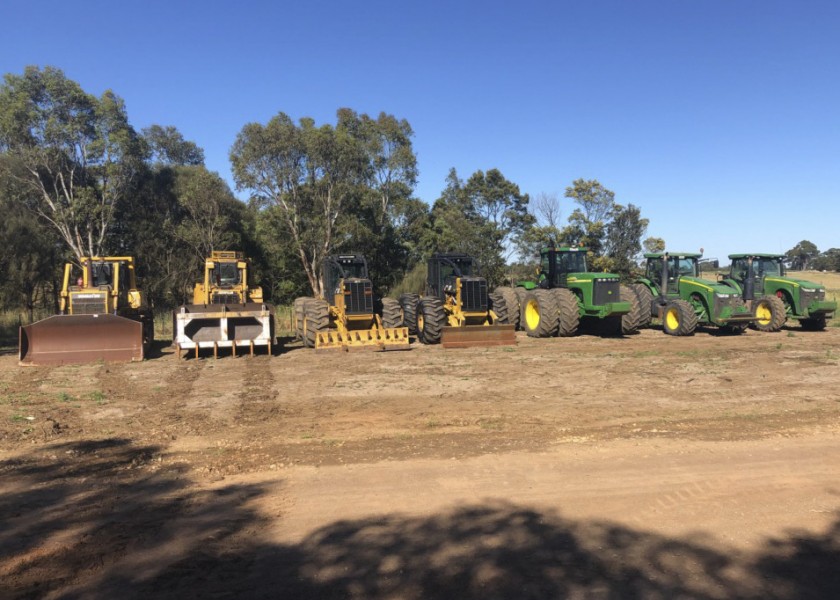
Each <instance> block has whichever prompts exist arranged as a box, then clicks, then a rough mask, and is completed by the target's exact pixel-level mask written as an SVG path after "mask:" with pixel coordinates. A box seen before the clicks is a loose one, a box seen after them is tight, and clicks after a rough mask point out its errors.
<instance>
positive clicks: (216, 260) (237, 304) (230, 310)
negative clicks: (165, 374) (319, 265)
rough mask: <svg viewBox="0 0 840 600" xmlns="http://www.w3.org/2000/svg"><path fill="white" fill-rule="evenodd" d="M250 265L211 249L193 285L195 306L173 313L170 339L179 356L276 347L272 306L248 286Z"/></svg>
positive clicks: (235, 254) (236, 256)
mask: <svg viewBox="0 0 840 600" xmlns="http://www.w3.org/2000/svg"><path fill="white" fill-rule="evenodd" d="M249 269H250V261H249V260H248V259H247V258H245V257H244V256H243V255H242V253H241V252H234V251H227V250H214V251H213V252H212V254H211V256H210V258H208V259H207V260H206V261H205V262H204V281H202V282H199V283H197V284H196V285H195V289H194V290H193V303H192V304H186V305H184V306H181V307H180V308H178V309H177V310H176V311H175V314H174V325H173V331H174V335H173V340H172V343H173V344H174V345H175V348H176V352H177V356H178V357H179V358H180V357H181V355H182V354H181V353H182V352H183V351H185V350H186V351H193V352H195V356H196V357H198V355H199V350H200V349H201V348H212V349H213V356H214V357H217V356H218V353H219V348H230V349H231V353H232V354H233V356H236V351H237V348H243V349H247V350H248V352H250V354H251V355H253V354H254V348H256V347H260V346H265V348H266V350H267V351H268V354H269V355H270V354H271V350H272V347H273V346H274V307H273V306H272V305H270V304H265V303H264V302H263V293H262V288H260V287H248V271H249Z"/></svg>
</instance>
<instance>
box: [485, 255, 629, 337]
mask: <svg viewBox="0 0 840 600" xmlns="http://www.w3.org/2000/svg"><path fill="white" fill-rule="evenodd" d="M586 252H587V249H586V248H583V247H566V246H563V247H555V246H550V247H546V248H543V249H542V251H541V252H540V267H539V269H538V271H537V280H536V281H520V282H518V283H517V284H516V287H514V288H509V287H507V288H506V287H500V288H497V289H496V290H494V292H493V294H492V298H493V306H494V307H495V308H494V310H496V313H497V314H498V315H499V316H500V319H501V320H502V321H503V322H506V323H510V324H513V325H519V326H520V327H521V328H522V329H524V330H525V332H526V333H527V334H528V335H529V336H531V337H551V336H560V337H568V336H572V335H575V334H576V333H577V331H578V327H579V326H580V324H581V321H582V320H584V321H586V320H589V321H591V322H593V323H597V324H599V325H601V326H602V329H605V330H606V331H607V332H609V333H615V334H632V333H636V331H637V330H638V328H639V325H640V321H641V320H642V308H641V305H640V304H639V301H638V298H637V296H636V294H634V293H633V291H632V290H631V289H630V288H629V287H627V286H625V285H621V282H620V278H619V276H618V275H615V274H613V273H590V272H589V271H588V269H587V265H586Z"/></svg>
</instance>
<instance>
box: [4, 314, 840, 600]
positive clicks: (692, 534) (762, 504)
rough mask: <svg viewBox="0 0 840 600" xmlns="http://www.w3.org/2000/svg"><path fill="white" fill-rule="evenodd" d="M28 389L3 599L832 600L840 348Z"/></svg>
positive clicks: (838, 526) (713, 345) (575, 357)
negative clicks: (678, 599)
mask: <svg viewBox="0 0 840 600" xmlns="http://www.w3.org/2000/svg"><path fill="white" fill-rule="evenodd" d="M518 335H519V337H518V342H519V344H518V345H517V346H516V347H515V348H492V349H469V350H457V351H451V350H450V351H444V350H442V349H441V348H436V347H422V346H418V345H414V346H412V350H410V351H408V352H390V353H354V354H344V353H319V354H315V353H313V352H311V351H308V350H305V349H302V348H299V347H297V346H296V345H295V344H293V343H289V344H287V346H286V348H285V349H284V351H283V352H282V354H280V355H279V356H275V357H272V358H268V357H255V358H236V359H232V358H225V359H219V360H216V361H214V360H212V359H209V360H182V361H177V360H176V359H175V358H174V357H173V356H172V354H171V353H170V351H169V350H168V349H166V348H160V349H159V351H160V356H158V357H156V358H154V359H152V360H148V361H145V362H143V363H135V364H125V365H104V364H94V365H85V366H77V367H59V368H51V369H47V368H20V367H18V366H17V363H16V357H15V356H13V355H11V354H7V355H5V356H0V399H1V400H2V401H0V418H1V419H2V420H0V453H1V454H0V457H1V458H2V462H0V525H1V526H0V597H2V598H17V597H33V598H35V597H37V598H41V597H43V598H76V597H78V598H112V597H117V596H118V597H121V598H146V597H166V598H184V597H202V598H206V597H211V598H215V597H257V598H275V597H276V598H430V597H435V598H437V597H440V598H476V599H478V598H482V599H484V598H559V597H571V598H613V597H621V598H623V597H640V598H642V597H643V598H649V597H653V598H674V597H690V598H732V597H741V598H745V597H748V598H802V597H819V598H822V597H825V598H836V597H840V569H838V567H837V565H838V564H840V452H838V450H840V328H835V327H831V328H829V329H828V330H827V331H825V332H822V333H806V332H801V331H799V330H798V329H795V328H794V329H789V330H786V331H782V332H780V333H778V334H761V333H758V332H747V333H746V334H745V335H743V336H739V337H731V336H721V335H716V334H715V333H714V332H711V331H703V332H700V333H698V334H697V335H695V336H693V337H691V338H670V337H668V336H665V335H663V334H662V333H661V331H658V330H647V331H643V332H642V333H641V334H640V335H637V336H631V337H627V338H600V337H596V336H592V335H582V336H579V337H577V338H572V339H552V340H532V339H529V338H527V337H525V336H524V335H522V334H518Z"/></svg>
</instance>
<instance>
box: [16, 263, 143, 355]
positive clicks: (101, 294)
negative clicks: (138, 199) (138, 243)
mask: <svg viewBox="0 0 840 600" xmlns="http://www.w3.org/2000/svg"><path fill="white" fill-rule="evenodd" d="M80 263H81V264H80V265H75V264H73V263H67V264H66V265H65V266H64V278H63V280H62V286H61V293H60V298H59V314H58V315H55V316H52V317H48V318H46V319H44V320H42V321H38V322H37V323H33V324H32V325H26V326H24V327H21V328H20V342H19V357H20V362H21V364H25V365H56V364H76V363H86V362H93V361H96V360H105V361H131V360H142V359H143V357H144V356H145V355H146V354H148V351H149V349H150V347H151V343H152V341H153V339H154V320H153V318H152V313H151V311H150V310H149V308H148V307H147V306H146V305H145V303H144V302H143V297H142V295H141V293H140V291H139V290H138V289H137V284H136V281H135V276H134V259H133V258H132V257H130V256H106V257H99V256H94V257H87V256H86V257H82V259H81V261H80Z"/></svg>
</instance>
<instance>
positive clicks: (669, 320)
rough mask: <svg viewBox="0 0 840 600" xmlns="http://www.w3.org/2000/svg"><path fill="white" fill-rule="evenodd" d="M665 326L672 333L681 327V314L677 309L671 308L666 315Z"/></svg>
mask: <svg viewBox="0 0 840 600" xmlns="http://www.w3.org/2000/svg"><path fill="white" fill-rule="evenodd" d="M665 325H667V326H668V329H670V330H671V331H674V330H676V329H677V328H678V327H679V326H680V313H679V311H677V309H676V308H669V309H668V312H666V313H665Z"/></svg>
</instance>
